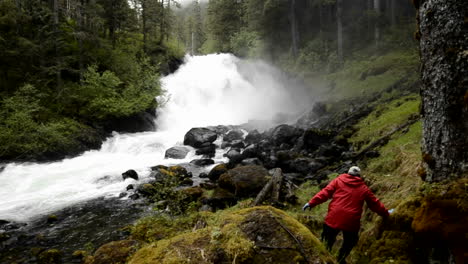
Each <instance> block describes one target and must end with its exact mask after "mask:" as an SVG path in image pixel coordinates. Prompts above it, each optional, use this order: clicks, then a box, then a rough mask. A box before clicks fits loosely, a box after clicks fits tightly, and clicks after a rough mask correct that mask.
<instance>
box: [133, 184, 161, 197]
mask: <svg viewBox="0 0 468 264" xmlns="http://www.w3.org/2000/svg"><path fill="white" fill-rule="evenodd" d="M137 192H138V193H139V194H141V196H143V197H147V198H148V197H152V196H154V195H155V194H156V193H157V192H158V190H157V189H156V187H155V186H154V185H152V184H150V183H145V184H143V185H140V186H138V188H137Z"/></svg>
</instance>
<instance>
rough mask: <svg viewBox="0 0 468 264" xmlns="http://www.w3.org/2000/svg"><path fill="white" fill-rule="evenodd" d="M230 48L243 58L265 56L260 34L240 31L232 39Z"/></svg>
mask: <svg viewBox="0 0 468 264" xmlns="http://www.w3.org/2000/svg"><path fill="white" fill-rule="evenodd" d="M230 46H231V49H232V52H234V54H236V55H238V56H241V57H249V58H254V57H259V56H260V55H261V54H263V51H262V41H261V39H260V38H259V36H258V33H256V32H252V31H240V32H238V33H235V34H234V35H233V36H232V37H231V39H230Z"/></svg>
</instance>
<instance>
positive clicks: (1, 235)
mask: <svg viewBox="0 0 468 264" xmlns="http://www.w3.org/2000/svg"><path fill="white" fill-rule="evenodd" d="M10 238H11V236H10V234H8V233H6V232H0V243H1V242H5V241H7V240H8V239H10Z"/></svg>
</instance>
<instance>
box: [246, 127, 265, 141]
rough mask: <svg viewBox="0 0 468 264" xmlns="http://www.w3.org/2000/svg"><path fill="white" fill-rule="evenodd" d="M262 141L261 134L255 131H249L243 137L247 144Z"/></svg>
mask: <svg viewBox="0 0 468 264" xmlns="http://www.w3.org/2000/svg"><path fill="white" fill-rule="evenodd" d="M261 140H262V134H260V133H259V132H258V131H257V130H253V131H250V132H249V134H247V136H246V137H245V142H246V143H247V144H254V143H258V142H260V141H261Z"/></svg>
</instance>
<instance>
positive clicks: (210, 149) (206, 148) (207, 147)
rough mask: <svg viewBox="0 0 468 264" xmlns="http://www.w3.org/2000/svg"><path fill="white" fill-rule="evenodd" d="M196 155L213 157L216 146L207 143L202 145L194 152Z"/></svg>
mask: <svg viewBox="0 0 468 264" xmlns="http://www.w3.org/2000/svg"><path fill="white" fill-rule="evenodd" d="M195 154H196V155H205V156H207V157H210V158H212V157H214V156H215V154H216V145H215V144H212V143H209V144H203V145H202V147H200V148H199V149H197V151H196V152H195Z"/></svg>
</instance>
